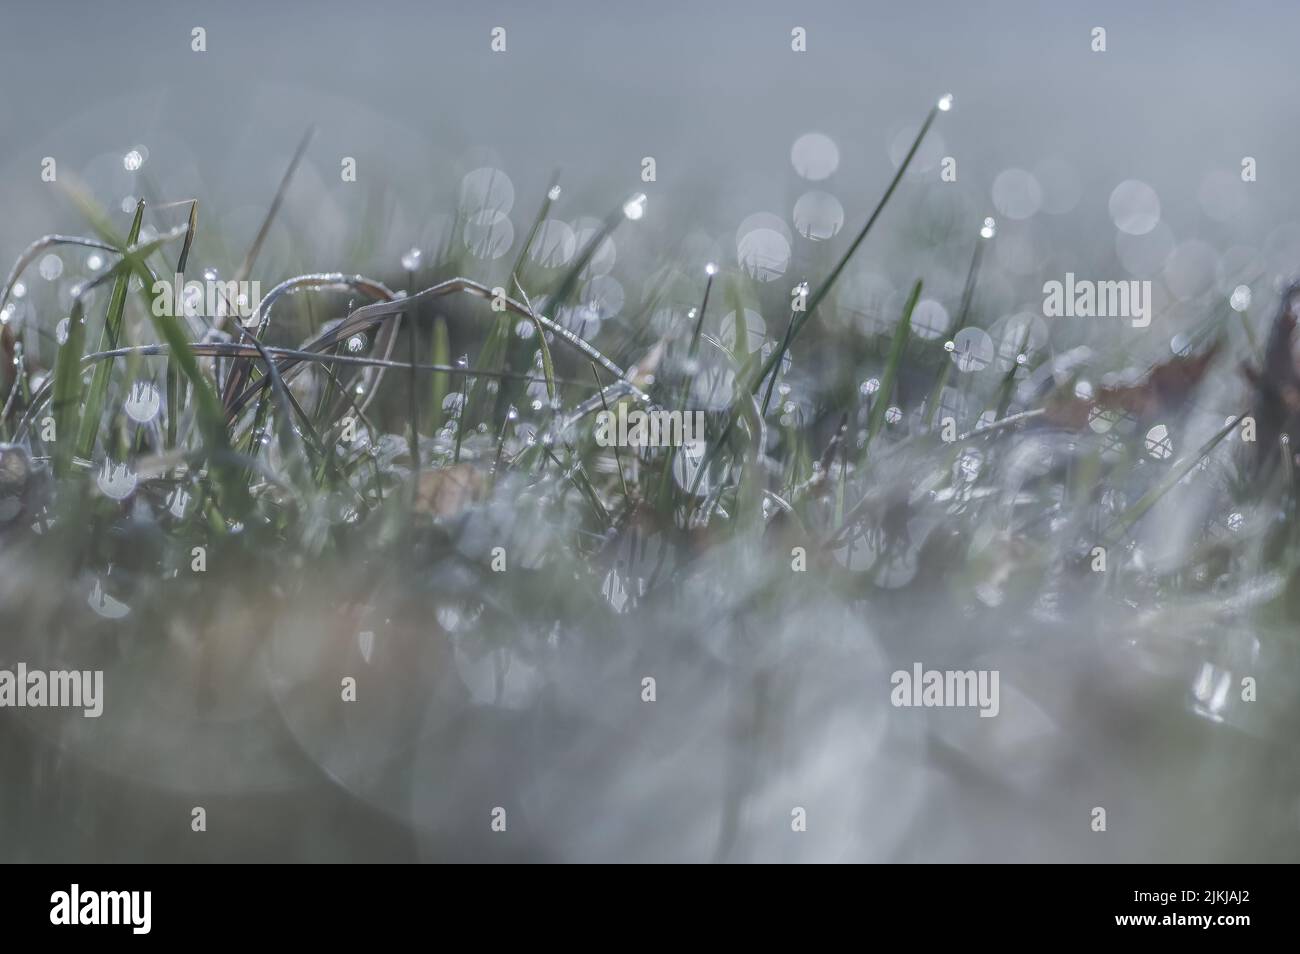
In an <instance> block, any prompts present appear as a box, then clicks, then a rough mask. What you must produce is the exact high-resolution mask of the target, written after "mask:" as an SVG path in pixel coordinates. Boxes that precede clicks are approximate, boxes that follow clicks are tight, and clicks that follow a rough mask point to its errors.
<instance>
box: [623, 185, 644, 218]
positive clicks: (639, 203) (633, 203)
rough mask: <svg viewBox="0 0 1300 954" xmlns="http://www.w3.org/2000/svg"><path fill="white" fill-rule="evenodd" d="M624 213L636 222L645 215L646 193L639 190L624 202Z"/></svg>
mask: <svg viewBox="0 0 1300 954" xmlns="http://www.w3.org/2000/svg"><path fill="white" fill-rule="evenodd" d="M623 214H624V215H625V216H627V217H628V218H629V219H631V220H632V221H633V222H635V221H636V220H637V219H639V218H641V216H643V215H645V193H644V192H638V193H637V194H636V195H634V196H632V198H630V199H628V200H627V202H625V203H624V204H623Z"/></svg>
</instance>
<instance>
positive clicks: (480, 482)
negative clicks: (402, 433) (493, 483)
mask: <svg viewBox="0 0 1300 954" xmlns="http://www.w3.org/2000/svg"><path fill="white" fill-rule="evenodd" d="M486 491H487V481H486V480H485V479H484V477H483V474H482V473H481V472H480V471H479V470H478V468H477V467H475V466H474V465H473V464H453V465H452V466H451V467H443V468H441V469H439V470H426V471H424V472H422V473H421V474H420V479H419V483H418V484H417V485H416V490H415V510H416V512H417V513H427V514H429V515H430V516H433V517H435V518H438V517H455V516H457V515H458V514H460V513H462V512H463V511H465V510H466V509H467V508H468V507H470V506H471V505H472V504H474V503H476V502H477V501H479V500H481V499H483V495H484V493H485V492H486Z"/></svg>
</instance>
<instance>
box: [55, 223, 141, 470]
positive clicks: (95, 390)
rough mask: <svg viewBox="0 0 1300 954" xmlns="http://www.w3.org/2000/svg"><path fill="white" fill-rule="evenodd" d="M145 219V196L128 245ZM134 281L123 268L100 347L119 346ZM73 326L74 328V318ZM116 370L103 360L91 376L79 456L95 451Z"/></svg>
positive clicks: (78, 438) (80, 436) (129, 245)
mask: <svg viewBox="0 0 1300 954" xmlns="http://www.w3.org/2000/svg"><path fill="white" fill-rule="evenodd" d="M143 221H144V200H143V199H141V200H140V202H139V203H138V204H137V205H136V207H135V218H133V219H132V220H131V229H130V231H129V232H127V235H126V247H127V248H130V247H131V246H133V245H135V243H136V242H137V241H138V240H139V238H140V225H141V223H142V222H143ZM130 281H131V271H130V269H123V270H122V271H121V272H119V273H118V276H117V279H116V280H115V281H114V282H113V291H112V294H110V295H109V299H108V312H107V314H106V315H105V316H104V327H103V330H102V331H101V332H100V335H99V347H98V348H97V349H96V350H98V351H112V350H113V349H114V348H116V347H117V343H118V338H119V337H120V336H121V333H122V315H123V313H124V311H125V309H126V293H127V289H128V288H129V286H130ZM141 281H143V282H145V284H146V286H148V284H149V279H148V277H145V278H142V279H141ZM146 300H148V296H146ZM150 311H152V302H150ZM69 328H71V323H70V322H69ZM77 357H78V359H80V357H81V355H80V354H78V355H77ZM112 371H113V364H112V362H110V361H102V362H100V363H99V365H98V366H97V367H96V368H95V374H94V377H93V378H91V381H90V391H89V392H87V394H86V412H85V414H83V415H82V416H81V429H80V431H79V432H78V433H77V443H76V453H77V455H78V456H79V457H85V458H87V459H89V458H90V457H91V456H92V455H93V454H94V450H95V437H96V435H97V434H98V432H99V418H100V414H101V413H102V411H103V409H104V398H105V396H106V395H107V393H108V382H109V376H110V375H111V373H112Z"/></svg>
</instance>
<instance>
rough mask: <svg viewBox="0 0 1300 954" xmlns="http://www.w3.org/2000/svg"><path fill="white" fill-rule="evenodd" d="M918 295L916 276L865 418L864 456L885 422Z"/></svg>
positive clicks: (919, 282)
mask: <svg viewBox="0 0 1300 954" xmlns="http://www.w3.org/2000/svg"><path fill="white" fill-rule="evenodd" d="M920 297H921V280H920V279H919V278H918V279H917V280H916V284H915V285H913V286H912V293H911V294H910V295H908V296H907V304H906V305H904V306H903V317H902V318H901V319H899V322H898V327H897V328H895V329H894V338H893V340H892V341H891V342H890V344H889V358H888V360H887V361H886V362H885V370H884V373H883V374H881V376H880V390H879V391H877V392H876V402H875V403H874V404H873V405H871V416H870V417H869V418H868V419H867V421H868V423H867V440H866V443H865V444H863V446H862V453H863V455H864V456H865V455H866V453H867V448H868V447H870V446H871V441H872V438H874V437H875V436H876V434H877V433H878V432H879V431H880V428H881V426H882V425H883V424H884V423H885V409H886V408H888V407H889V401H890V398H891V396H892V395H893V393H894V382H895V381H896V380H897V379H898V367H899V365H901V364H902V363H903V351H904V349H905V348H906V347H907V339H908V337H910V336H911V334H912V309H914V308H915V307H916V302H917V300H918V299H919V298H920Z"/></svg>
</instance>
